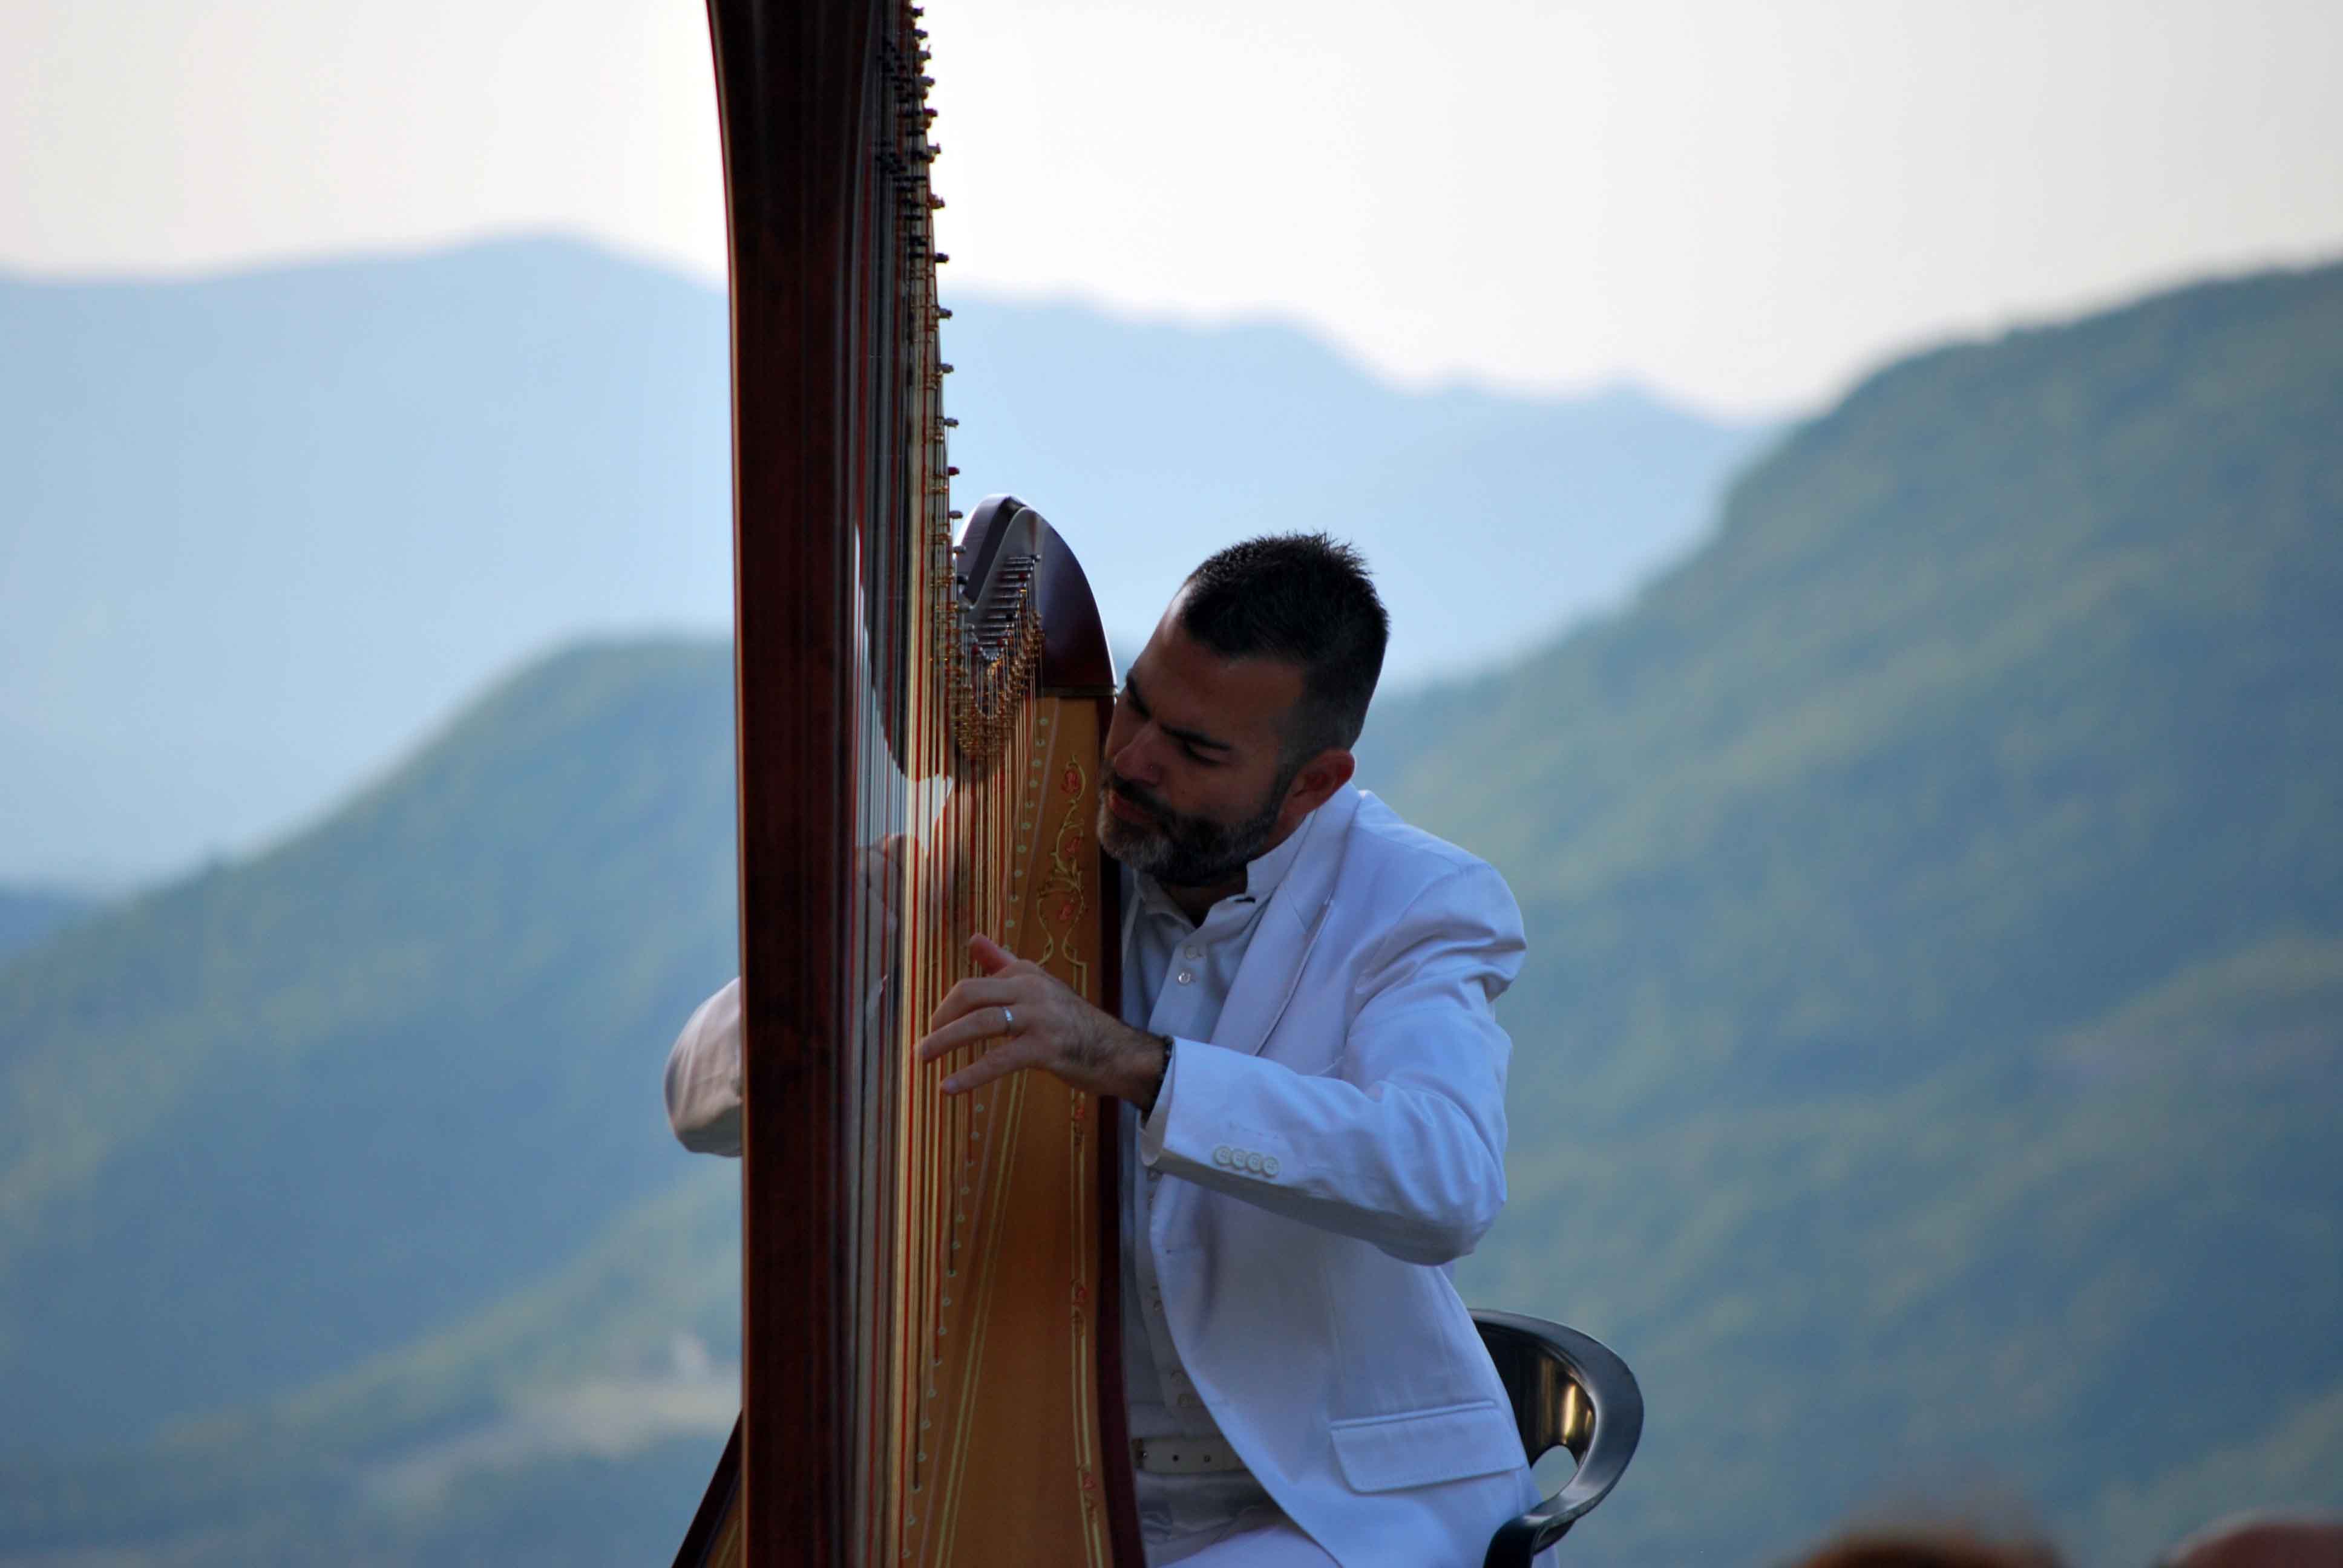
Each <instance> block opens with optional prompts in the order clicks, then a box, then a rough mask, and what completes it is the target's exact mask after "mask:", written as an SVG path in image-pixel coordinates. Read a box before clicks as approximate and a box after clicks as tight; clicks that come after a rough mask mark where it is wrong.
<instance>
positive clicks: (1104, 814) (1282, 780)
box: [1098, 769, 1301, 888]
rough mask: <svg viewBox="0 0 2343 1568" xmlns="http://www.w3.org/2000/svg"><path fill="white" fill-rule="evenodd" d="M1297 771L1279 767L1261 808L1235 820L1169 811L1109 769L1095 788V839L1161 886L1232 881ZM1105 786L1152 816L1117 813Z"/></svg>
mask: <svg viewBox="0 0 2343 1568" xmlns="http://www.w3.org/2000/svg"><path fill="white" fill-rule="evenodd" d="M1300 771H1301V770H1300V769H1294V770H1293V771H1292V772H1287V771H1286V770H1284V769H1280V770H1279V778H1278V780H1277V782H1276V784H1275V785H1273V786H1272V788H1271V789H1270V790H1269V792H1268V793H1267V794H1265V795H1263V796H1262V801H1261V806H1260V808H1259V809H1256V810H1255V811H1254V812H1253V813H1252V815H1250V816H1248V817H1246V818H1245V819H1243V820H1242V821H1240V822H1235V823H1224V822H1221V821H1218V820H1215V819H1212V818H1211V817H1202V816H1189V815H1184V814H1182V813H1181V812H1177V811H1172V810H1168V809H1165V807H1164V805H1163V803H1162V802H1161V801H1160V800H1158V799H1155V798H1154V797H1153V796H1151V795H1150V794H1148V793H1147V791H1145V790H1144V789H1140V788H1139V786H1137V785H1136V784H1126V783H1124V782H1123V781H1122V780H1121V779H1117V778H1116V777H1115V776H1114V774H1113V773H1112V772H1111V771H1110V772H1109V773H1108V774H1107V776H1106V786H1105V789H1101V790H1100V791H1099V814H1098V836H1099V843H1100V844H1101V845H1102V846H1104V848H1105V849H1106V852H1107V853H1108V854H1110V855H1112V856H1113V857H1114V858H1115V859H1118V860H1120V861H1121V862H1122V863H1123V864H1124V865H1126V866H1129V867H1130V868H1131V869H1132V870H1134V871H1144V872H1146V873H1147V874H1148V875H1149V876H1151V877H1152V878H1154V879H1156V880H1157V881H1159V882H1161V883H1162V884H1164V885H1165V886H1166V887H1172V888H1211V887H1216V886H1218V885H1219V884H1221V883H1222V882H1230V881H1234V880H1236V879H1238V878H1240V877H1242V875H1243V874H1244V869H1245V864H1246V862H1248V861H1250V860H1251V859H1252V858H1253V857H1254V856H1256V855H1258V854H1260V853H1261V849H1262V845H1264V844H1266V843H1268V842H1269V836H1270V835H1271V834H1272V833H1273V832H1275V831H1276V830H1277V811H1278V808H1279V807H1280V806H1282V805H1283V804H1284V802H1285V792H1286V790H1288V789H1291V788H1292V785H1293V778H1294V774H1295V773H1298V772H1300ZM1109 791H1112V792H1113V793H1115V794H1118V795H1120V796H1121V797H1122V798H1123V799H1125V800H1128V801H1130V802H1131V804H1132V805H1134V806H1137V807H1138V808H1139V809H1141V810H1142V811H1147V812H1150V813H1151V814H1152V815H1153V816H1154V818H1155V820H1154V821H1153V822H1151V823H1139V822H1131V821H1127V820H1125V819H1122V818H1121V817H1118V816H1116V815H1115V814H1114V812H1113V810H1112V809H1111V807H1109V806H1108V804H1107V794H1108V792H1109Z"/></svg>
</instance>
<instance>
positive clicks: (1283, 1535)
mask: <svg viewBox="0 0 2343 1568" xmlns="http://www.w3.org/2000/svg"><path fill="white" fill-rule="evenodd" d="M1171 1563H1179V1564H1180V1565H1181V1568H1341V1565H1340V1564H1339V1563H1336V1562H1335V1561H1334V1560H1333V1559H1332V1557H1329V1556H1328V1555H1326V1553H1325V1551H1324V1549H1323V1548H1322V1547H1321V1546H1320V1545H1319V1544H1318V1543H1316V1542H1315V1541H1312V1540H1311V1539H1310V1537H1309V1536H1307V1535H1305V1534H1303V1533H1302V1527H1301V1526H1300V1525H1298V1524H1296V1523H1293V1521H1292V1520H1291V1519H1288V1518H1287V1517H1286V1516H1285V1515H1284V1514H1282V1513H1279V1512H1278V1511H1277V1510H1276V1509H1274V1508H1253V1509H1248V1510H1246V1511H1245V1512H1244V1513H1242V1514H1240V1515H1238V1516H1237V1518H1236V1520H1235V1522H1234V1523H1231V1524H1230V1525H1228V1526H1227V1527H1226V1528H1225V1529H1222V1530H1213V1531H1199V1532H1198V1533H1195V1534H1193V1535H1190V1536H1187V1537H1184V1538H1183V1539H1182V1540H1178V1541H1166V1542H1161V1543H1153V1544H1151V1545H1150V1546H1149V1547H1148V1548H1147V1568H1167V1565H1168V1564H1171Z"/></svg>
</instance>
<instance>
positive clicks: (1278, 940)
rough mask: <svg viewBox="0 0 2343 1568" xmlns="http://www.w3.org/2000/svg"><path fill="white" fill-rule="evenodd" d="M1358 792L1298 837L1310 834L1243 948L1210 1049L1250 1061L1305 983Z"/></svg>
mask: <svg viewBox="0 0 2343 1568" xmlns="http://www.w3.org/2000/svg"><path fill="white" fill-rule="evenodd" d="M1358 810H1359V792H1358V791H1357V790H1356V789H1343V790H1341V791H1340V792H1338V793H1337V794H1336V795H1335V796H1334V797H1333V799H1330V800H1328V801H1327V802H1326V804H1324V805H1323V806H1321V807H1319V808H1318V809H1317V810H1315V811H1313V812H1312V813H1311V819H1310V820H1309V821H1308V822H1307V823H1305V824H1304V825H1303V826H1302V831H1303V832H1305V833H1307V834H1309V835H1310V837H1309V839H1307V840H1305V841H1304V842H1303V844H1302V852H1301V854H1300V855H1299V856H1298V857H1296V858H1295V859H1294V862H1293V865H1292V868H1291V869H1288V870H1287V872H1286V873H1285V879H1284V880H1283V881H1282V882H1281V883H1279V884H1278V889H1277V891H1276V892H1274V893H1272V894H1271V895H1270V900H1269V906H1270V907H1269V908H1268V909H1267V910H1264V911H1262V927H1261V930H1257V931H1255V932H1254V933H1253V939H1252V945H1251V946H1250V947H1248V948H1246V949H1245V956H1244V961H1243V962H1242V963H1241V964H1239V965H1238V966H1237V978H1236V980H1235V981H1234V982H1233V983H1232V984H1231V985H1230V987H1229V1000H1227V1001H1226V1002H1225V1003H1224V1004H1222V1008H1221V1021H1220V1025H1219V1027H1218V1028H1216V1029H1214V1030H1212V1043H1213V1044H1214V1045H1217V1046H1222V1047H1224V1048H1226V1049H1227V1050H1238V1051H1242V1052H1243V1053H1244V1054H1245V1055H1247V1056H1252V1055H1255V1054H1257V1053H1258V1052H1259V1051H1260V1050H1261V1048H1262V1046H1263V1045H1264V1044H1266V1043H1267V1042H1268V1040H1269V1033H1270V1030H1273V1029H1275V1028H1276V1027H1277V1020H1279V1019H1281V1018H1282V1017H1284V1016H1285V1006H1286V1003H1288V1002H1290V1001H1292V1000H1293V991H1294V988H1295V987H1297V986H1299V985H1300V984H1301V983H1302V969H1303V967H1304V966H1305V965H1306V964H1307V963H1308V961H1309V958H1310V950H1311V949H1312V948H1313V947H1315V946H1317V943H1318V933H1319V932H1320V931H1322V930H1324V929H1325V926H1326V910H1327V908H1328V906H1329V905H1330V904H1331V903H1332V901H1333V896H1334V874H1335V873H1336V872H1337V871H1339V870H1341V869H1342V848H1343V846H1344V845H1345V844H1347V843H1348V842H1349V841H1350V836H1351V819H1352V818H1353V817H1355V816H1356V815H1358Z"/></svg>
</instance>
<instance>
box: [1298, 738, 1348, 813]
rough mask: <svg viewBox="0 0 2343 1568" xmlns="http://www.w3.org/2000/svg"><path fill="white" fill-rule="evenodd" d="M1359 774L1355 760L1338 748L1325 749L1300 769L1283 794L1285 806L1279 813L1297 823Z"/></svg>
mask: <svg viewBox="0 0 2343 1568" xmlns="http://www.w3.org/2000/svg"><path fill="white" fill-rule="evenodd" d="M1358 770H1359V759H1357V758H1355V757H1353V756H1352V755H1351V754H1350V753H1349V752H1348V751H1345V750H1343V749H1341V748H1340V747H1328V748H1327V749H1325V750H1323V751H1321V752H1320V753H1318V755H1317V756H1315V757H1312V759H1310V760H1309V761H1307V762H1304V763H1303V764H1302V771H1301V772H1299V773H1296V774H1295V775H1294V776H1293V782H1292V785H1290V786H1289V787H1288V788H1287V789H1286V791H1285V804H1284V807H1283V809H1282V810H1281V811H1280V812H1279V815H1280V816H1281V817H1283V818H1285V819H1286V820H1287V821H1289V822H1298V821H1300V820H1301V819H1302V818H1304V817H1306V816H1308V815H1309V814H1310V813H1311V812H1312V811H1315V810H1316V809H1318V808H1319V807H1321V806H1323V805H1324V804H1325V803H1326V802H1327V801H1328V800H1329V799H1332V796H1333V793H1334V791H1335V790H1337V789H1341V788H1342V786H1343V785H1345V784H1348V783H1349V782H1350V781H1351V775H1352V774H1353V773H1356V772H1357V771H1358Z"/></svg>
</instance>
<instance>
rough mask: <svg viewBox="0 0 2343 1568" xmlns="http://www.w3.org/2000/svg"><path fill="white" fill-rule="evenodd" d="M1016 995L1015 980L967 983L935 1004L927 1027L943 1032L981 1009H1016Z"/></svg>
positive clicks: (973, 981)
mask: <svg viewBox="0 0 2343 1568" xmlns="http://www.w3.org/2000/svg"><path fill="white" fill-rule="evenodd" d="M1016 993H1017V982H1016V981H1015V980H962V981H960V983H959V984H958V985H956V986H954V987H952V988H951V990H948V991H946V992H944V1000H941V1001H940V1002H938V1003H937V1004H936V1010H935V1013H934V1016H932V1017H930V1019H929V1020H928V1028H929V1029H930V1030H939V1029H941V1028H943V1026H944V1025H946V1024H948V1023H950V1022H951V1021H953V1020H955V1019H961V1018H965V1017H967V1016H968V1015H969V1014H970V1013H972V1012H974V1011H975V1010H977V1009H979V1008H985V1007H1015V1006H1016V1005H1017V995H1016Z"/></svg>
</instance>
